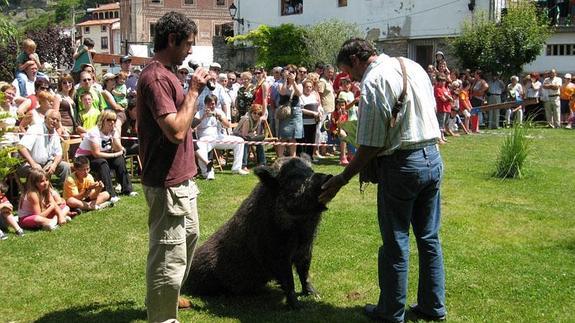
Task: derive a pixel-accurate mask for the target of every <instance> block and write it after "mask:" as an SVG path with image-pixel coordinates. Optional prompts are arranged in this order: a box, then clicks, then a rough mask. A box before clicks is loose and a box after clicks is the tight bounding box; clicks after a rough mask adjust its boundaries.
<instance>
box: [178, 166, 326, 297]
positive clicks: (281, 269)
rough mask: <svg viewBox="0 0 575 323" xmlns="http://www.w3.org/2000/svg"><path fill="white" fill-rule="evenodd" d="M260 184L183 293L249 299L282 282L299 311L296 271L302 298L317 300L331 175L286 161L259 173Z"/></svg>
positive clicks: (209, 246)
mask: <svg viewBox="0 0 575 323" xmlns="http://www.w3.org/2000/svg"><path fill="white" fill-rule="evenodd" d="M254 172H255V174H256V175H257V176H258V177H259V179H260V183H258V184H257V186H256V187H255V188H254V189H253V191H252V193H251V194H250V196H249V197H248V198H246V199H245V200H244V202H243V203H242V204H241V206H240V208H239V209H238V210H237V211H236V213H235V214H234V216H233V217H232V218H231V219H230V220H228V222H227V223H225V224H224V225H223V226H222V227H221V228H219V230H218V231H217V232H216V233H214V234H213V235H212V236H211V237H210V238H209V239H208V240H207V241H206V242H205V243H204V244H203V245H202V246H201V247H199V248H198V250H197V252H196V254H195V256H194V259H193V261H192V265H191V269H190V274H189V276H188V279H187V281H186V282H185V283H184V287H183V292H184V293H191V294H194V295H221V294H232V295H241V294H249V293H253V292H254V291H257V290H261V289H262V288H263V287H264V286H265V285H266V284H267V283H268V282H269V281H272V280H275V281H277V282H278V283H279V284H280V286H281V288H282V290H283V291H284V293H285V295H286V302H287V304H288V306H289V307H291V308H297V307H299V303H298V300H297V297H296V293H295V287H294V278H293V273H292V266H294V267H295V268H296V271H297V273H298V276H299V279H300V282H301V285H302V294H304V295H309V294H311V295H314V296H315V295H317V292H316V291H315V289H314V287H313V286H312V284H311V283H310V281H309V268H310V264H311V257H312V247H313V240H314V237H315V234H316V229H317V227H318V224H319V221H320V216H321V213H322V212H323V211H324V210H326V207H325V205H323V204H321V203H320V202H319V201H318V196H319V194H320V193H321V185H322V184H323V183H324V182H325V181H326V180H327V179H328V178H329V177H331V175H326V174H320V173H314V172H313V170H312V169H311V167H310V163H309V160H306V159H303V158H280V159H279V160H278V161H276V163H274V165H272V167H266V166H264V167H258V168H256V169H255V170H254Z"/></svg>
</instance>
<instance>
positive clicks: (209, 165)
mask: <svg viewBox="0 0 575 323" xmlns="http://www.w3.org/2000/svg"><path fill="white" fill-rule="evenodd" d="M213 167H214V162H213V161H210V162H209V163H207V164H206V173H209V172H211V171H212V168H213Z"/></svg>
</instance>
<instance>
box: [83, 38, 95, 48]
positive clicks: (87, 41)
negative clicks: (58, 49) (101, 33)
mask: <svg viewBox="0 0 575 323" xmlns="http://www.w3.org/2000/svg"><path fill="white" fill-rule="evenodd" d="M94 45H96V43H94V41H93V40H92V38H84V46H86V47H94Z"/></svg>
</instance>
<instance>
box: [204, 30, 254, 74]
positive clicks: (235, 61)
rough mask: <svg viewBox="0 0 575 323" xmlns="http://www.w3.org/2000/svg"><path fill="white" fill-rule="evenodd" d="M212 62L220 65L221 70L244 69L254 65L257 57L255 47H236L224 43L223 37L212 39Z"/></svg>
mask: <svg viewBox="0 0 575 323" xmlns="http://www.w3.org/2000/svg"><path fill="white" fill-rule="evenodd" d="M212 46H213V51H214V62H218V63H219V64H220V65H222V70H233V71H244V70H245V69H246V68H248V67H250V66H254V65H255V63H256V58H257V50H256V48H255V47H236V46H232V45H229V44H227V43H226V41H225V39H224V37H221V36H216V37H213V39H212Z"/></svg>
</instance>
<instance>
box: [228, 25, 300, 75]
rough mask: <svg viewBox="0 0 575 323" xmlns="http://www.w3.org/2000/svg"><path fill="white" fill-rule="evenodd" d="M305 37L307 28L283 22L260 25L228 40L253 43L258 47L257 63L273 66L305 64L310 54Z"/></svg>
mask: <svg viewBox="0 0 575 323" xmlns="http://www.w3.org/2000/svg"><path fill="white" fill-rule="evenodd" d="M304 37H305V30H304V29H303V28H302V27H297V26H295V25H293V24H282V25H279V26H278V27H270V26H267V25H260V26H259V27H258V28H256V29H254V30H252V31H250V32H249V33H247V34H244V35H237V36H235V37H229V38H228V39H227V41H228V42H229V43H234V42H241V43H243V42H248V43H251V44H252V45H253V46H255V47H257V49H258V57H257V61H256V63H257V64H258V65H261V66H263V67H265V68H272V67H274V66H285V65H287V64H296V65H301V64H303V63H304V62H305V61H306V58H307V56H308V55H309V54H308V50H307V47H306V43H305V38H304Z"/></svg>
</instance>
